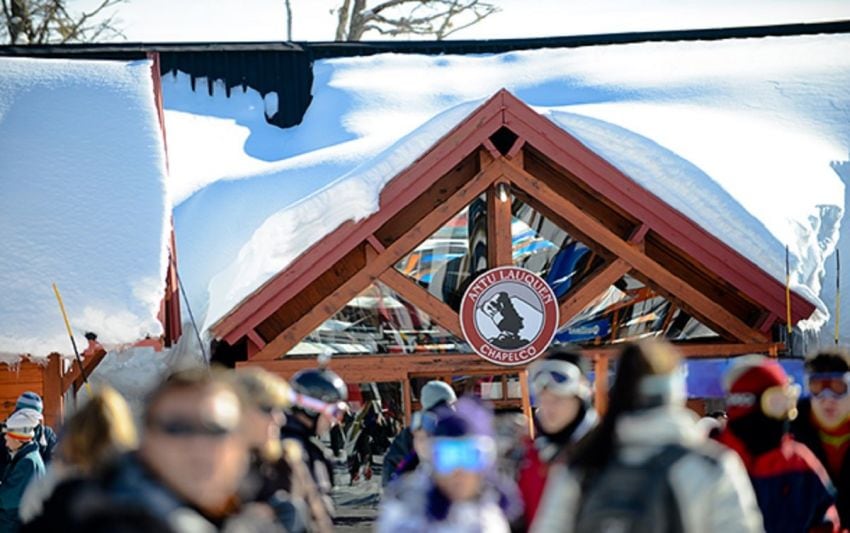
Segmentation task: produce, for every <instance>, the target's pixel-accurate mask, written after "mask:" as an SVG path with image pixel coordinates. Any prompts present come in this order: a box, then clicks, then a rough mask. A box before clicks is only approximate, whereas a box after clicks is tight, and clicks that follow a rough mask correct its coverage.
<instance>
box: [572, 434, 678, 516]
mask: <svg viewBox="0 0 850 533" xmlns="http://www.w3.org/2000/svg"><path fill="white" fill-rule="evenodd" d="M687 453H689V450H688V449H687V448H685V447H683V446H681V445H678V444H671V445H667V446H665V447H664V448H663V449H662V450H661V451H660V452H659V453H658V454H656V455H655V456H653V457H652V458H650V459H649V460H648V461H646V462H644V463H641V464H633V465H630V464H626V463H623V462H622V461H621V460H619V459H616V458H615V459H613V460H612V461H611V462H610V463H608V465H606V466H605V468H604V469H602V470H601V471H600V472H599V473H598V474H596V475H594V476H586V477H585V480H584V482H583V483H582V487H583V490H582V500H581V506H580V508H579V512H578V517H577V520H576V527H575V531H576V533H591V532H592V533H646V532H653V533H678V532H682V531H683V530H684V526H683V525H682V518H681V515H680V514H679V508H678V505H677V503H676V499H675V496H674V495H673V489H672V488H671V487H670V483H669V482H668V474H669V472H670V467H672V466H673V464H674V463H675V462H676V461H678V460H679V459H681V458H682V457H684V456H685V455H686V454H687Z"/></svg>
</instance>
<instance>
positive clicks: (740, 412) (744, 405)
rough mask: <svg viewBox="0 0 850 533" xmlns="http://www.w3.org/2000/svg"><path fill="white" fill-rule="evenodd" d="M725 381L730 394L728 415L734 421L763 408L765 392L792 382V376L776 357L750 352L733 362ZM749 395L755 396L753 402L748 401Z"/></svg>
mask: <svg viewBox="0 0 850 533" xmlns="http://www.w3.org/2000/svg"><path fill="white" fill-rule="evenodd" d="M723 381H724V383H723V385H724V388H725V389H726V393H727V406H726V414H727V415H728V416H729V419H730V420H732V419H735V418H740V417H742V416H745V415H748V414H750V413H752V412H753V411H755V410H757V409H759V408H760V406H759V398H760V396H761V394H762V393H763V392H764V391H765V390H767V389H769V388H770V387H776V386H782V385H786V384H788V375H787V374H786V373H785V370H784V369H783V368H782V366H781V365H780V364H779V363H778V362H776V361H775V360H773V359H769V358H767V357H764V356H763V355H746V356H744V357H739V358H738V359H736V360H735V361H734V362H733V363H732V366H730V367H729V370H727V371H726V375H725V376H724V379H723ZM750 395H751V396H750ZM747 398H751V399H752V402H748V401H747Z"/></svg>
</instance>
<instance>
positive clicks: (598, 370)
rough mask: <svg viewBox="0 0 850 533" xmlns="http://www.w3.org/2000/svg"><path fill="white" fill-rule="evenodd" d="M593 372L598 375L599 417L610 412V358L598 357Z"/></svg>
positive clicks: (595, 388) (597, 400)
mask: <svg viewBox="0 0 850 533" xmlns="http://www.w3.org/2000/svg"><path fill="white" fill-rule="evenodd" d="M593 372H594V374H595V375H596V382H595V383H594V390H595V391H596V400H595V404H596V412H597V413H599V416H602V415H604V414H605V412H606V411H607V410H608V356H607V355H598V356H596V359H595V360H594V362H593Z"/></svg>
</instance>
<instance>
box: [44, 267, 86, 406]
mask: <svg viewBox="0 0 850 533" xmlns="http://www.w3.org/2000/svg"><path fill="white" fill-rule="evenodd" d="M53 292H54V294H56V300H57V301H58V302H59V309H60V310H61V311H62V318H63V319H65V328H66V329H67V330H68V337H70V338H71V346H73V347H74V355H75V356H76V358H77V364H78V365H79V366H80V375H81V376H83V383H85V384H86V391H87V392H88V393H89V397H91V396H92V391H91V385H90V384H89V378H88V377H86V371H85V369H84V368H83V359H82V358H81V357H80V351H79V350H77V341H75V340H74V333H73V332H72V331H71V323H70V322H68V313H66V312H65V304H64V303H62V295H60V294H59V287H57V286H56V284H55V283H54V284H53Z"/></svg>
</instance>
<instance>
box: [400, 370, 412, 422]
mask: <svg viewBox="0 0 850 533" xmlns="http://www.w3.org/2000/svg"><path fill="white" fill-rule="evenodd" d="M401 387H402V394H403V395H404V398H402V403H403V404H404V425H405V426H409V425H410V422H411V418H413V393H412V391H411V390H410V379H409V378H405V379H403V380H401Z"/></svg>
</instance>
